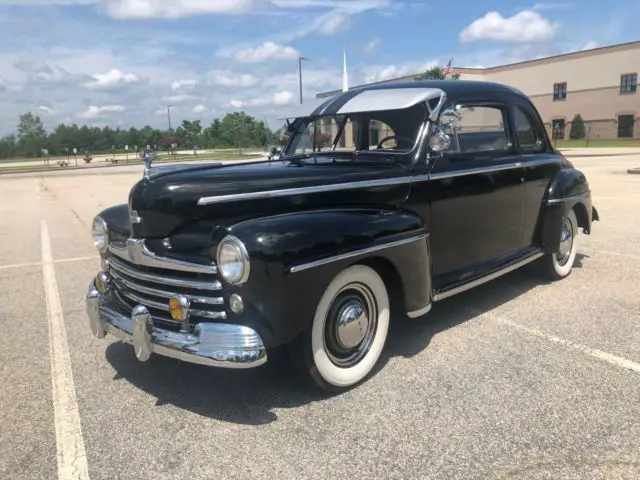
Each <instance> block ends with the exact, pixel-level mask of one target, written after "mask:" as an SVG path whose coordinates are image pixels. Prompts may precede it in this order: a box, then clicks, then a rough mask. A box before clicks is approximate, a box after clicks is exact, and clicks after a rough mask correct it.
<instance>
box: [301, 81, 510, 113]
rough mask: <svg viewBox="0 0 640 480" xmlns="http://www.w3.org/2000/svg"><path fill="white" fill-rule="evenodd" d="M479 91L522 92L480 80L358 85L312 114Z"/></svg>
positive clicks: (389, 107)
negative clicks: (442, 93)
mask: <svg viewBox="0 0 640 480" xmlns="http://www.w3.org/2000/svg"><path fill="white" fill-rule="evenodd" d="M478 90H482V91H483V92H487V91H493V92H505V93H516V94H521V92H520V91H519V90H517V89H515V88H513V87H510V86H508V85H504V84H501V83H495V82H484V81H477V80H456V81H451V80H421V81H411V82H402V83H379V84H376V85H364V86H361V87H355V88H353V89H350V90H348V91H346V92H342V91H339V92H336V94H334V95H333V96H332V97H331V98H328V99H327V100H326V101H324V102H323V103H322V104H321V105H320V106H318V107H317V108H316V109H315V110H314V111H313V113H312V114H311V116H316V115H339V114H343V113H351V112H363V111H382V110H394V109H403V108H408V107H411V106H413V105H416V104H418V103H420V102H423V101H425V100H431V99H436V98H439V97H440V93H441V92H445V93H446V94H447V95H456V94H458V93H462V92H469V91H472V92H473V91H478Z"/></svg>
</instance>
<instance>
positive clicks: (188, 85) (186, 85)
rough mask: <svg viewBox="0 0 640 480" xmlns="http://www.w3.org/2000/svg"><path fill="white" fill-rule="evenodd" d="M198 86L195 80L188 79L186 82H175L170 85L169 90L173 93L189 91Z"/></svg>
mask: <svg viewBox="0 0 640 480" xmlns="http://www.w3.org/2000/svg"><path fill="white" fill-rule="evenodd" d="M197 84H198V81H197V80H194V79H188V80H176V81H175V82H173V83H172V84H171V90H173V91H174V92H175V91H177V90H189V89H192V88H194V87H195V86H196V85H197Z"/></svg>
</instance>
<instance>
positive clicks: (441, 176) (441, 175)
mask: <svg viewBox="0 0 640 480" xmlns="http://www.w3.org/2000/svg"><path fill="white" fill-rule="evenodd" d="M522 166H523V164H522V162H516V163H505V164H504V165H493V166H490V167H478V168H467V169H465V170H454V171H448V172H442V173H432V174H429V178H430V179H431V180H442V179H444V178H454V177H462V176H465V175H476V174H482V173H493V172H501V171H503V170H513V169H515V168H522Z"/></svg>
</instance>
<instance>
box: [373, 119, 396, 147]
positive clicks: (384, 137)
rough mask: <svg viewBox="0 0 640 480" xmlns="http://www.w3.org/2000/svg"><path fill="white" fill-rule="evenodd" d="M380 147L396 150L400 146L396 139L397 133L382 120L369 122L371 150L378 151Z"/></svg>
mask: <svg viewBox="0 0 640 480" xmlns="http://www.w3.org/2000/svg"><path fill="white" fill-rule="evenodd" d="M390 137H391V138H390ZM378 145H381V146H382V147H383V148H395V147H397V146H398V142H397V139H396V138H395V132H394V131H393V130H392V129H391V127H390V126H389V125H387V124H386V123H384V122H381V121H380V120H371V121H370V122H369V150H376V149H377V148H378Z"/></svg>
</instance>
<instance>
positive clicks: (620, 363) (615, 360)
mask: <svg viewBox="0 0 640 480" xmlns="http://www.w3.org/2000/svg"><path fill="white" fill-rule="evenodd" d="M479 316H480V317H486V318H489V319H490V320H494V321H496V322H499V323H502V324H504V325H507V326H509V327H512V328H515V329H516V330H520V331H521V332H524V333H528V334H529V335H533V336H535V337H538V338H542V339H543V340H547V341H548V342H551V343H556V344H558V345H562V346H564V347H567V348H571V349H573V350H578V351H579V352H582V353H584V354H585V355H589V356H591V357H594V358H597V359H599V360H603V361H605V362H607V363H610V364H611V365H614V366H616V367H621V368H625V369H627V370H631V371H633V372H635V373H640V363H636V362H634V361H632V360H629V359H626V358H623V357H619V356H617V355H613V354H611V353H608V352H603V351H602V350H597V349H595V348H591V347H588V346H586V345H582V344H580V343H574V342H572V341H571V340H566V339H564V338H560V337H557V336H555V335H551V334H549V333H545V332H543V331H541V330H537V329H535V328H529V327H525V326H524V325H520V324H519V323H515V322H512V321H511V320H507V319H506V318H502V317H498V316H496V315H492V314H489V313H483V314H481V315H479Z"/></svg>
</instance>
